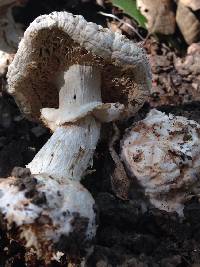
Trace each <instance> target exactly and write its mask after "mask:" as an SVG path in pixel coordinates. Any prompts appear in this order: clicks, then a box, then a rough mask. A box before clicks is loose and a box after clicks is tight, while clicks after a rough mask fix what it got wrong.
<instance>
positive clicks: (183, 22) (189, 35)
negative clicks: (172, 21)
mask: <svg viewBox="0 0 200 267" xmlns="http://www.w3.org/2000/svg"><path fill="white" fill-rule="evenodd" d="M176 22H177V24H178V26H179V28H180V30H181V32H182V34H183V37H184V38H185V41H186V42H187V43H188V44H192V43H194V42H197V41H198V40H199V38H200V22H199V20H198V19H197V18H196V16H195V15H194V14H193V13H192V11H191V10H190V9H189V8H188V7H186V6H185V5H183V4H182V3H181V2H179V4H178V8H177V12H176Z"/></svg>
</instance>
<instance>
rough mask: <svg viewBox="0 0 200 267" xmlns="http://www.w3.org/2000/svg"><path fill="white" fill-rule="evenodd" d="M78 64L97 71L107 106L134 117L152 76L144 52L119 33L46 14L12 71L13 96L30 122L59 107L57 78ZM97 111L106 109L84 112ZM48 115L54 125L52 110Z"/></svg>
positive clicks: (63, 15) (33, 25)
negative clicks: (112, 104)
mask: <svg viewBox="0 0 200 267" xmlns="http://www.w3.org/2000/svg"><path fill="white" fill-rule="evenodd" d="M74 64H77V65H85V66H91V67H95V68H97V69H98V71H99V72H100V74H101V93H102V100H103V101H102V102H103V103H118V102H119V103H120V104H122V105H124V106H125V108H124V113H125V115H126V116H128V115H132V114H134V113H135V112H136V111H137V110H138V109H139V108H140V107H141V105H143V103H144V101H145V99H146V97H147V95H148V94H149V88H150V86H151V72H150V67H149V64H148V61H147V58H146V55H145V53H144V51H143V49H142V48H140V47H138V46H136V45H135V44H134V43H133V42H132V41H130V40H128V39H127V38H126V37H124V36H122V35H121V34H119V33H113V32H111V31H110V30H109V29H104V28H102V27H101V26H98V25H96V24H95V23H88V22H87V21H86V20H85V19H84V18H83V17H82V16H74V15H72V14H70V13H67V12H53V13H51V14H50V15H43V16H40V17H38V18H37V19H35V20H34V21H33V22H32V23H31V24H30V26H29V27H28V29H27V30H26V31H25V34H24V38H23V39H22V41H21V42H20V44H19V49H18V52H17V54H16V56H15V59H14V61H13V62H12V64H11V65H10V67H9V70H8V85H9V89H8V92H9V93H11V94H13V95H14V97H15V100H16V102H17V104H18V105H19V107H20V108H21V110H22V111H23V112H24V113H25V115H26V116H27V117H29V118H31V119H33V120H39V119H40V110H41V109H43V108H57V107H58V98H59V89H60V88H58V84H57V81H56V77H58V76H59V75H60V73H63V72H64V73H65V72H67V71H68V70H69V68H70V67H71V66H73V65H74ZM93 104H95V103H93ZM94 106H95V107H97V108H98V109H100V103H96V104H95V105H91V106H90V105H88V106H87V107H84V109H83V112H86V113H87V112H89V111H92V110H93V109H94V108H95V107H94ZM102 108H103V109H104V110H105V106H104V107H103V106H102ZM111 108H112V106H111ZM121 108H122V106H120V109H121ZM43 111H44V112H43V116H46V114H47V113H48V114H47V116H48V115H49V116H50V117H51V118H50V120H51V119H52V117H53V115H52V114H50V113H49V111H50V110H48V112H45V110H43ZM75 112H76V110H75ZM109 112H110V111H109ZM113 112H114V111H113V110H112V111H111V113H113ZM114 113H115V114H116V112H114ZM118 114H121V110H120V112H118ZM77 116H78V117H77V118H79V117H80V114H77ZM61 120H63V118H61ZM68 120H69V118H68ZM71 120H74V116H73V118H71ZM106 120H107V118H106ZM109 120H110V119H109Z"/></svg>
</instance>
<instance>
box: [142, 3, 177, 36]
mask: <svg viewBox="0 0 200 267" xmlns="http://www.w3.org/2000/svg"><path fill="white" fill-rule="evenodd" d="M172 3H173V2H172V1H171V0H154V1H149V0H137V6H138V8H139V10H140V12H141V13H142V14H143V16H145V17H146V18H147V20H148V22H147V24H146V27H147V29H148V30H149V31H150V32H151V33H161V34H173V33H174V31H175V14H174V12H173V9H172Z"/></svg>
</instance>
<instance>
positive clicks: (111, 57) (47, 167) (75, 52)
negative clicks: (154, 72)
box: [0, 12, 151, 262]
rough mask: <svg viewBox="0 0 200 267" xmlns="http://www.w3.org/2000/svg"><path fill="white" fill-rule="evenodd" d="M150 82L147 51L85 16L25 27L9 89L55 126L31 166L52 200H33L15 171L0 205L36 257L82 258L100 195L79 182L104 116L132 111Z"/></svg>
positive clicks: (47, 18) (2, 185)
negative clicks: (79, 255)
mask: <svg viewBox="0 0 200 267" xmlns="http://www.w3.org/2000/svg"><path fill="white" fill-rule="evenodd" d="M150 84H151V75H150V69H149V65H148V63H147V59H146V57H145V54H144V52H143V50H142V49H141V48H139V47H137V46H136V45H134V44H133V43H132V42H131V41H129V40H128V39H126V38H125V37H123V36H121V35H119V34H117V33H112V32H111V31H109V30H108V29H103V28H102V27H100V26H97V25H96V24H94V23H87V22H86V21H85V20H84V18H83V17H82V16H73V15H72V14H69V13H67V12H60V13H58V12H54V13H52V14H50V15H44V16H40V17H38V18H37V19H36V20H35V21H34V22H33V23H32V24H31V25H30V26H29V28H28V29H27V30H26V32H25V34H24V38H23V39H22V40H21V42H20V44H19V49H18V52H17V54H16V55H15V58H14V60H13V62H12V64H11V65H10V66H9V70H8V87H9V88H8V92H9V93H11V94H12V95H13V96H14V98H15V100H16V102H17V104H18V105H19V107H20V108H21V110H22V112H24V114H25V115H26V116H27V117H28V118H29V119H32V120H34V121H41V120H42V121H43V122H44V123H45V124H46V125H47V126H48V127H49V128H50V129H51V130H52V131H53V132H54V133H53V135H52V136H51V138H50V139H49V140H48V142H47V143H46V144H45V145H44V147H43V148H42V149H41V150H40V151H39V152H38V153H37V154H36V156H35V158H34V159H33V160H32V162H30V163H29V164H28V168H30V171H31V174H29V176H30V178H29V180H30V183H32V180H33V183H34V184H35V187H34V188H36V191H37V193H36V198H37V195H38V194H39V195H41V196H42V199H43V198H44V199H46V201H45V202H42V203H40V201H39V204H38V203H35V201H34V198H35V193H34V192H35V189H34V192H33V193H32V192H31V195H29V190H28V189H27V186H26V184H25V185H24V181H23V180H22V182H21V180H20V179H18V178H17V175H18V174H17V175H16V174H14V177H15V178H13V177H11V178H8V179H6V180H3V181H2V182H0V189H1V191H2V193H1V195H2V198H1V200H2V203H1V204H0V211H1V213H3V218H4V220H3V221H4V222H6V223H5V224H6V226H7V228H9V227H11V230H12V225H13V223H14V224H15V225H16V226H17V228H16V229H17V234H16V236H15V237H13V236H12V238H14V239H17V240H19V241H20V242H22V243H24V244H25V247H26V248H32V249H34V251H35V252H36V253H37V255H38V258H42V259H44V260H45V261H46V262H50V261H51V260H52V257H53V255H54V256H55V257H54V258H55V259H57V258H59V255H60V254H59V255H58V254H56V253H60V250H61V252H63V253H65V254H66V255H67V256H68V257H69V258H71V257H73V256H74V254H75V256H76V257H77V254H78V253H80V252H83V254H84V252H85V250H86V249H87V250H88V249H89V248H91V244H92V240H93V238H94V236H95V232H96V224H95V211H94V200H93V199H92V197H91V196H90V194H89V192H87V191H86V190H85V189H84V188H83V187H82V186H81V185H80V184H79V181H80V179H81V177H82V176H83V175H84V173H85V171H86V169H87V167H88V165H89V164H90V162H91V160H92V156H93V152H94V150H95V148H96V144H97V141H98V139H99V135H100V125H101V122H109V121H113V120H117V119H121V118H124V117H125V116H127V117H129V116H131V115H133V114H134V113H135V112H136V111H137V110H138V109H139V108H140V107H141V105H142V104H143V102H144V101H145V98H146V96H147V95H148V92H149V87H150ZM101 89H102V92H101ZM102 98H103V102H102ZM119 101H120V103H118V102H119ZM104 102H106V103H104ZM58 103H59V105H58ZM18 176H19V175H18ZM20 176H23V175H20ZM33 177H34V178H33ZM22 178H23V177H22ZM72 180H77V181H72ZM18 184H20V187H19V185H18ZM21 184H22V186H21ZM21 187H22V190H21ZM27 193H28V196H27ZM12 197H13V200H14V201H13V202H12V201H11V203H10V204H9V206H7V204H8V201H9V199H10V198H12ZM67 210H68V211H67ZM63 211H64V212H66V213H67V216H66V217H65V218H64V217H63V215H62V212H63ZM77 214H78V215H77ZM43 215H44V216H43ZM77 216H78V217H77ZM82 217H83V218H84V220H82ZM82 221H83V222H84V224H83V226H82ZM76 222H77V228H79V227H80V228H81V229H80V228H79V229H76V227H75V226H74V225H76ZM86 222H87V223H86ZM73 227H75V228H73ZM80 230H81V231H82V232H81V233H80ZM11 232H12V231H11ZM18 233H21V234H18ZM77 235H78V236H79V238H78V240H77V239H75V248H76V251H75V252H74V251H72V248H74V242H72V241H74V238H75V237H77ZM70 238H72V241H70V240H71V239H70ZM57 244H61V249H60V246H57ZM62 246H64V248H62ZM41 251H42V252H43V253H42V252H41Z"/></svg>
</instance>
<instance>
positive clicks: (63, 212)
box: [0, 168, 96, 264]
mask: <svg viewBox="0 0 200 267" xmlns="http://www.w3.org/2000/svg"><path fill="white" fill-rule="evenodd" d="M13 175H14V176H12V177H9V178H6V179H2V180H1V182H0V214H1V221H2V218H3V225H4V226H6V229H7V235H8V237H9V238H11V239H15V240H19V241H20V242H21V244H23V245H24V246H25V247H26V248H27V249H29V250H31V251H32V253H36V254H37V258H38V259H43V260H44V261H45V263H46V264H47V263H50V262H51V261H52V260H59V257H58V256H59V255H60V256H62V255H65V256H66V257H67V259H68V260H69V261H73V262H74V261H79V260H80V259H81V258H82V257H83V256H84V255H85V254H88V253H89V252H91V248H92V245H93V240H94V237H95V233H96V211H95V203H94V200H93V198H92V196H91V195H90V193H89V192H88V191H87V190H86V189H85V188H84V187H83V186H82V185H81V184H80V183H79V182H76V181H72V180H69V179H65V184H63V183H59V182H57V181H55V179H53V178H52V177H50V176H48V175H44V174H43V175H42V176H41V175H36V176H32V175H31V173H30V171H29V170H28V169H22V168H17V169H15V170H14V173H13Z"/></svg>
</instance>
